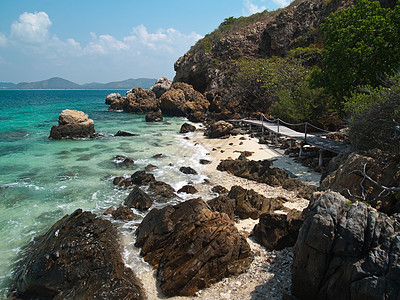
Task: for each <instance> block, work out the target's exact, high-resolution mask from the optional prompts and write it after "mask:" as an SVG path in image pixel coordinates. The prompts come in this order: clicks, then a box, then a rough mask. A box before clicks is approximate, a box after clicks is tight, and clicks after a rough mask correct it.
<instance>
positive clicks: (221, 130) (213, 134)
mask: <svg viewBox="0 0 400 300" xmlns="http://www.w3.org/2000/svg"><path fill="white" fill-rule="evenodd" d="M232 129H233V125H232V124H231V123H228V122H225V121H218V122H214V123H212V124H211V125H210V126H209V127H208V129H207V131H206V132H205V133H204V134H205V135H207V136H208V137H209V138H220V137H224V136H227V135H230V133H231V131H232Z"/></svg>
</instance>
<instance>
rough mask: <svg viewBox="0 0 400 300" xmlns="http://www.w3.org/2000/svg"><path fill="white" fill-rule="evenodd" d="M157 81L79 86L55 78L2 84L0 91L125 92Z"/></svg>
mask: <svg viewBox="0 0 400 300" xmlns="http://www.w3.org/2000/svg"><path fill="white" fill-rule="evenodd" d="M156 80H157V79H154V78H137V79H133V78H130V79H127V80H123V81H114V82H109V83H98V82H92V83H85V84H77V83H75V82H72V81H69V80H66V79H63V78H60V77H53V78H50V79H47V80H42V81H36V82H20V83H18V84H14V83H11V82H0V89H7V90H125V89H131V88H137V87H142V88H144V89H149V88H150V87H151V86H153V85H154V83H155V82H156Z"/></svg>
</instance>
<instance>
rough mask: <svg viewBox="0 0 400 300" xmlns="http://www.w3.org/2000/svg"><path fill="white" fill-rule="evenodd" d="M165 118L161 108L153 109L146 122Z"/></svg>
mask: <svg viewBox="0 0 400 300" xmlns="http://www.w3.org/2000/svg"><path fill="white" fill-rule="evenodd" d="M163 120H164V118H163V116H162V113H161V111H160V110H158V111H151V112H149V113H148V114H147V115H146V122H162V121H163Z"/></svg>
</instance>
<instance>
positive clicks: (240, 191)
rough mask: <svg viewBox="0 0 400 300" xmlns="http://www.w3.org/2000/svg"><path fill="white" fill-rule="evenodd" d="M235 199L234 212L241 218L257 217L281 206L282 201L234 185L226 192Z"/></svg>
mask: <svg viewBox="0 0 400 300" xmlns="http://www.w3.org/2000/svg"><path fill="white" fill-rule="evenodd" d="M228 197H229V198H232V199H234V200H235V206H236V207H235V214H236V215H237V216H239V218H241V219H247V218H252V219H254V220H255V219H258V218H259V217H260V214H262V213H265V212H273V211H274V210H276V209H280V208H281V207H282V203H283V201H282V200H281V199H276V198H266V197H265V196H263V195H261V194H259V193H257V192H256V191H254V190H246V189H244V188H242V187H241V186H238V185H235V186H233V187H232V188H231V190H230V191H229V193H228Z"/></svg>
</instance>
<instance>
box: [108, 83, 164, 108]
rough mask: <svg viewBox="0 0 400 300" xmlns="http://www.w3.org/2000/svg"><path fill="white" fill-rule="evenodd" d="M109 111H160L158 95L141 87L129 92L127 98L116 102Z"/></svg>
mask: <svg viewBox="0 0 400 300" xmlns="http://www.w3.org/2000/svg"><path fill="white" fill-rule="evenodd" d="M108 110H123V111H125V112H128V113H148V112H150V111H157V110H158V100H157V98H156V95H155V94H154V93H153V92H152V91H149V90H144V89H142V88H141V87H139V88H133V89H131V90H129V91H128V92H127V94H126V96H125V97H122V98H121V99H116V100H114V101H113V102H112V103H111V105H110V107H109V108H108Z"/></svg>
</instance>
